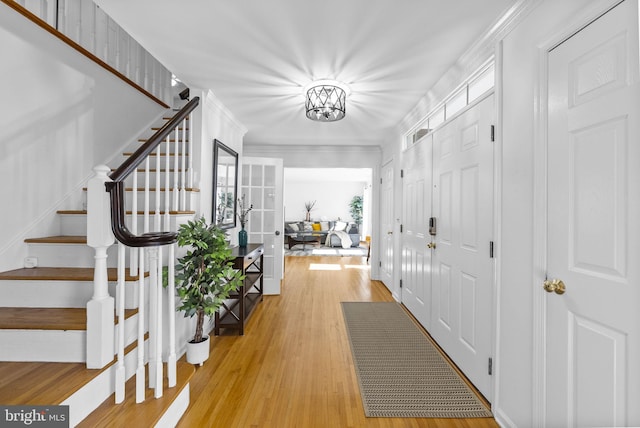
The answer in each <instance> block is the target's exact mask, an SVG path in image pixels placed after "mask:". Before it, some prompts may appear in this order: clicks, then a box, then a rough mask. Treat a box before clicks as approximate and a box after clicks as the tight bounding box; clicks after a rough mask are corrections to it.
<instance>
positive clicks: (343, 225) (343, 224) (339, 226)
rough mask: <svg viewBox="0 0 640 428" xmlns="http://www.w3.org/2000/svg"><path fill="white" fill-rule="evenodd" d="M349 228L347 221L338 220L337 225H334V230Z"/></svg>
mask: <svg viewBox="0 0 640 428" xmlns="http://www.w3.org/2000/svg"><path fill="white" fill-rule="evenodd" d="M346 228H347V223H346V222H344V221H336V224H335V226H333V230H337V231H340V230H345V229H346Z"/></svg>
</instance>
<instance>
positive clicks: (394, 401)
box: [342, 302, 492, 418]
mask: <svg viewBox="0 0 640 428" xmlns="http://www.w3.org/2000/svg"><path fill="white" fill-rule="evenodd" d="M342 311H343V314H344V319H345V323H346V326H347V333H348V335H349V341H350V344H351V351H352V353H353V359H354V362H355V369H356V374H357V376H358V382H359V383H360V395H361V396H362V402H363V404H364V409H365V414H366V416H369V417H394V418H398V417H407V418H408V417H412V418H489V417H492V414H491V412H490V411H489V409H487V408H486V406H485V405H484V404H483V402H482V401H480V399H479V398H478V397H477V396H476V394H475V393H474V392H473V391H472V389H471V388H470V387H469V386H467V384H466V383H465V382H464V380H462V378H461V377H460V376H459V375H458V373H456V371H455V370H454V369H453V367H451V365H450V364H449V363H448V362H447V361H446V360H445V359H444V357H443V356H442V355H441V354H440V352H439V351H438V350H437V349H436V348H435V346H434V345H433V344H432V343H431V341H430V340H429V338H427V336H425V334H424V333H423V332H422V331H420V329H419V328H418V326H416V325H415V323H414V322H413V321H412V320H411V318H410V317H409V315H408V314H407V313H406V312H405V311H404V309H402V307H401V306H400V304H398V303H395V302H343V303H342Z"/></svg>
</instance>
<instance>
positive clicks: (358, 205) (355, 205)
mask: <svg viewBox="0 0 640 428" xmlns="http://www.w3.org/2000/svg"><path fill="white" fill-rule="evenodd" d="M349 212H350V213H351V218H352V219H353V221H354V222H355V223H356V224H362V196H359V195H356V196H354V197H353V198H352V199H351V202H349Z"/></svg>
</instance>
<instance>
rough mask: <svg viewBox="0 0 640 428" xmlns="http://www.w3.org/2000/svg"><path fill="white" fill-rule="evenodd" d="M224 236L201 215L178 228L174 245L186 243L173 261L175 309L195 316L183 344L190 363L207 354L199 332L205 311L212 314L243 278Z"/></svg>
mask: <svg viewBox="0 0 640 428" xmlns="http://www.w3.org/2000/svg"><path fill="white" fill-rule="evenodd" d="M225 238H226V236H225V234H224V232H223V231H222V230H221V229H220V228H218V227H217V226H216V225H214V224H211V225H207V223H206V221H205V219H204V217H203V218H200V219H198V220H193V221H189V222H187V223H186V224H182V225H181V226H180V228H179V229H178V245H179V246H180V247H188V249H187V253H186V254H185V255H184V256H182V257H180V258H179V259H178V263H177V264H176V272H175V274H176V277H175V278H176V290H177V293H178V296H179V298H180V307H179V308H178V310H180V311H182V312H184V315H185V317H193V316H195V317H196V329H195V335H194V336H193V339H192V340H191V341H190V342H189V343H188V344H187V361H188V362H190V363H193V364H202V362H203V361H204V360H206V359H207V358H208V356H209V341H208V339H209V338H208V336H206V335H205V334H204V333H203V328H204V317H205V315H208V316H211V315H213V314H215V312H216V311H217V310H218V309H220V307H221V306H222V304H223V303H224V301H225V299H227V298H228V297H229V294H230V293H231V292H232V291H235V290H237V289H238V288H239V287H240V286H241V285H242V281H243V279H244V276H243V275H242V274H241V272H240V271H238V270H235V269H233V267H232V262H231V249H230V248H229V246H228V244H227V242H226V240H225ZM194 351H195V353H194ZM198 353H199V355H198Z"/></svg>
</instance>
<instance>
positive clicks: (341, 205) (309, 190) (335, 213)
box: [284, 169, 367, 221]
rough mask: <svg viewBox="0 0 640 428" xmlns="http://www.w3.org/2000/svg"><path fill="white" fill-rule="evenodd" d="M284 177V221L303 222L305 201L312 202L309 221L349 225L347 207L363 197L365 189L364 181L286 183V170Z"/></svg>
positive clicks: (329, 177) (325, 180) (296, 180)
mask: <svg viewBox="0 0 640 428" xmlns="http://www.w3.org/2000/svg"><path fill="white" fill-rule="evenodd" d="M284 177H285V178H284V212H285V216H284V219H285V221H301V220H304V219H305V214H306V210H305V208H304V203H305V202H307V201H316V204H315V206H314V208H313V210H312V211H311V219H312V220H313V221H319V220H327V221H329V220H337V219H341V220H343V221H353V218H352V217H351V214H350V212H349V203H350V202H351V199H353V197H354V196H363V195H364V191H365V187H366V185H367V183H366V182H364V181H343V180H341V179H340V177H332V176H326V177H325V178H323V179H321V180H313V181H305V180H299V179H287V170H286V169H285V173H284Z"/></svg>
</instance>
